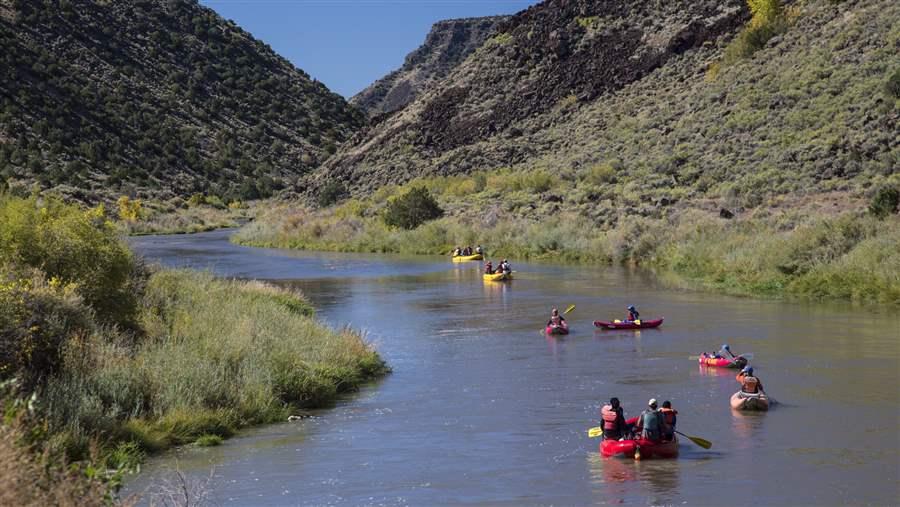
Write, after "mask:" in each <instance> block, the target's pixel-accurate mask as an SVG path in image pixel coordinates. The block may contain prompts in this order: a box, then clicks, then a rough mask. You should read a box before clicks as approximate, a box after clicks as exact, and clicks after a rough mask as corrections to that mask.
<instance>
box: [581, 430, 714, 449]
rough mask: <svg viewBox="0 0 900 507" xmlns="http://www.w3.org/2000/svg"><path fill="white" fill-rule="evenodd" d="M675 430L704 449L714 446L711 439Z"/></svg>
mask: <svg viewBox="0 0 900 507" xmlns="http://www.w3.org/2000/svg"><path fill="white" fill-rule="evenodd" d="M591 429H593V428H591ZM674 431H675V433H678V434H679V435H681V436H683V437H687V439H688V440H690V441H691V442H693V443H695V444H697V445H699V446H700V447H702V448H704V449H709V448H710V447H712V442H710V441H709V440H704V439H702V438H700V437H692V436H689V435H685V434H684V433H682V432H680V431H678V430H674Z"/></svg>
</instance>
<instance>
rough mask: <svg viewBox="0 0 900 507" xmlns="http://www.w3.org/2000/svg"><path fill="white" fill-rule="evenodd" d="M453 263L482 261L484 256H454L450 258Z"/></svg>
mask: <svg viewBox="0 0 900 507" xmlns="http://www.w3.org/2000/svg"><path fill="white" fill-rule="evenodd" d="M450 260H452V261H453V262H468V261H480V260H484V255H481V254H475V255H454V256H453V257H451V258H450Z"/></svg>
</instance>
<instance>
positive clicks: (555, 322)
mask: <svg viewBox="0 0 900 507" xmlns="http://www.w3.org/2000/svg"><path fill="white" fill-rule="evenodd" d="M561 321H562V319H561V318H560V316H559V315H554V316H552V317H550V323H551V324H553V325H554V326H558V325H559V323H560V322H561Z"/></svg>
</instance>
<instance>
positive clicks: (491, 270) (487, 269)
mask: <svg viewBox="0 0 900 507" xmlns="http://www.w3.org/2000/svg"><path fill="white" fill-rule="evenodd" d="M484 272H485V273H487V274H489V275H493V274H494V267H493V266H492V265H491V263H490V262H488V263H487V264H485V265H484Z"/></svg>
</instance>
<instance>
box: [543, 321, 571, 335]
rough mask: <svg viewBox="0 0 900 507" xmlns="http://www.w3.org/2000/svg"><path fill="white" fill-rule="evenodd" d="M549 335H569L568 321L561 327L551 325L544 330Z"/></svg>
mask: <svg viewBox="0 0 900 507" xmlns="http://www.w3.org/2000/svg"><path fill="white" fill-rule="evenodd" d="M544 331H545V332H546V333H547V334H569V325H568V324H566V321H563V322H562V323H561V324H560V325H558V326H554V325H552V324H551V325H549V326H547V329H545V330H544Z"/></svg>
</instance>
